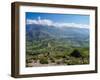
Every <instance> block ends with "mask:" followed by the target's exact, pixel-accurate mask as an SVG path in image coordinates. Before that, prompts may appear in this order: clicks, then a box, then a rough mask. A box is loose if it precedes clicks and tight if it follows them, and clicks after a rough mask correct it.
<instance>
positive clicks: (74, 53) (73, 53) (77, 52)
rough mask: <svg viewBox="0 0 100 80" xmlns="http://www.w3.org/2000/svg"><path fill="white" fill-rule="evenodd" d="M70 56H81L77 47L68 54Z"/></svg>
mask: <svg viewBox="0 0 100 80" xmlns="http://www.w3.org/2000/svg"><path fill="white" fill-rule="evenodd" d="M70 56H73V57H77V58H78V57H81V53H80V52H79V51H78V50H77V49H75V50H74V51H73V52H72V53H71V54H70Z"/></svg>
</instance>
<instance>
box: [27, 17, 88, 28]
mask: <svg viewBox="0 0 100 80" xmlns="http://www.w3.org/2000/svg"><path fill="white" fill-rule="evenodd" d="M26 24H37V25H47V26H55V27H59V28H61V27H75V28H89V25H87V24H77V23H73V22H72V23H57V22H54V21H52V20H50V19H41V17H40V16H39V17H38V19H27V22H26Z"/></svg>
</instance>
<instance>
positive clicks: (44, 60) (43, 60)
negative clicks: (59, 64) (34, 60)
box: [40, 57, 48, 64]
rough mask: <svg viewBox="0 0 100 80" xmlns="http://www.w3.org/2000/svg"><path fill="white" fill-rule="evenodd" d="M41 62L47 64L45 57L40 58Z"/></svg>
mask: <svg viewBox="0 0 100 80" xmlns="http://www.w3.org/2000/svg"><path fill="white" fill-rule="evenodd" d="M40 63H41V64H48V59H47V58H46V57H43V58H40Z"/></svg>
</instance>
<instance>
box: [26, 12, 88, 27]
mask: <svg viewBox="0 0 100 80" xmlns="http://www.w3.org/2000/svg"><path fill="white" fill-rule="evenodd" d="M89 17H90V16H89V15H79V14H51V13H34V12H26V24H39V25H40V24H41V25H48V26H58V27H62V26H66V27H67V26H71V27H78V28H88V27H89Z"/></svg>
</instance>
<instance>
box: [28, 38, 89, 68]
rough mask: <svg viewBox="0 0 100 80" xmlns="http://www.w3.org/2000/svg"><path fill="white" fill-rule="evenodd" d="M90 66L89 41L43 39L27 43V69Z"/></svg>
mask: <svg viewBox="0 0 100 80" xmlns="http://www.w3.org/2000/svg"><path fill="white" fill-rule="evenodd" d="M82 64H89V41H77V40H71V39H43V40H41V39H40V40H33V41H28V40H27V41H26V67H33V66H52V65H82Z"/></svg>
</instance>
